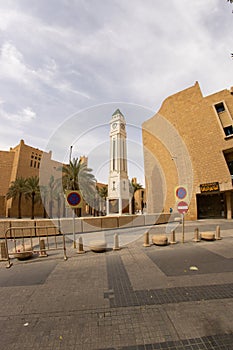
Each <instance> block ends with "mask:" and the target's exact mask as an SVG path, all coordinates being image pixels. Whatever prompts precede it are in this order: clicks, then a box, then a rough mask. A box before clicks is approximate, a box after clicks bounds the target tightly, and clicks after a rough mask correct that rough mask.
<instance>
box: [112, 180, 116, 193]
mask: <svg viewBox="0 0 233 350" xmlns="http://www.w3.org/2000/svg"><path fill="white" fill-rule="evenodd" d="M115 185H116V182H115V181H113V183H112V190H113V191H115V189H116V187H115Z"/></svg>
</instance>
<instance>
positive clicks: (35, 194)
mask: <svg viewBox="0 0 233 350" xmlns="http://www.w3.org/2000/svg"><path fill="white" fill-rule="evenodd" d="M25 195H26V198H30V199H31V219H34V216H35V214H34V211H35V202H36V201H38V199H39V198H40V187H39V177H38V176H31V177H29V178H28V179H26V191H25Z"/></svg>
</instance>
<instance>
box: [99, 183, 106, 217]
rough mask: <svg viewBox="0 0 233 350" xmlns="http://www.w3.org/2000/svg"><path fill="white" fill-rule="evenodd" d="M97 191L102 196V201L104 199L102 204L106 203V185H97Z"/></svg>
mask: <svg viewBox="0 0 233 350" xmlns="http://www.w3.org/2000/svg"><path fill="white" fill-rule="evenodd" d="M97 191H98V192H99V195H100V197H101V198H103V199H102V201H104V205H106V198H107V197H108V186H103V187H100V188H99V187H98V186H97ZM102 214H104V213H102Z"/></svg>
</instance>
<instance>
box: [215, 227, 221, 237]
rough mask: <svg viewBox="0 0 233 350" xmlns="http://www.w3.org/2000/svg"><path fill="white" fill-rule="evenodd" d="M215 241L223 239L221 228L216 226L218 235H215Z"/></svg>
mask: <svg viewBox="0 0 233 350" xmlns="http://www.w3.org/2000/svg"><path fill="white" fill-rule="evenodd" d="M215 239H218V240H219V239H222V238H221V234H220V226H216V234H215Z"/></svg>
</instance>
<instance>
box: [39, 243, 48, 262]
mask: <svg viewBox="0 0 233 350" xmlns="http://www.w3.org/2000/svg"><path fill="white" fill-rule="evenodd" d="M46 256H48V254H47V253H46V250H45V241H44V239H41V240H40V252H39V257H40V258H44V257H46Z"/></svg>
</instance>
